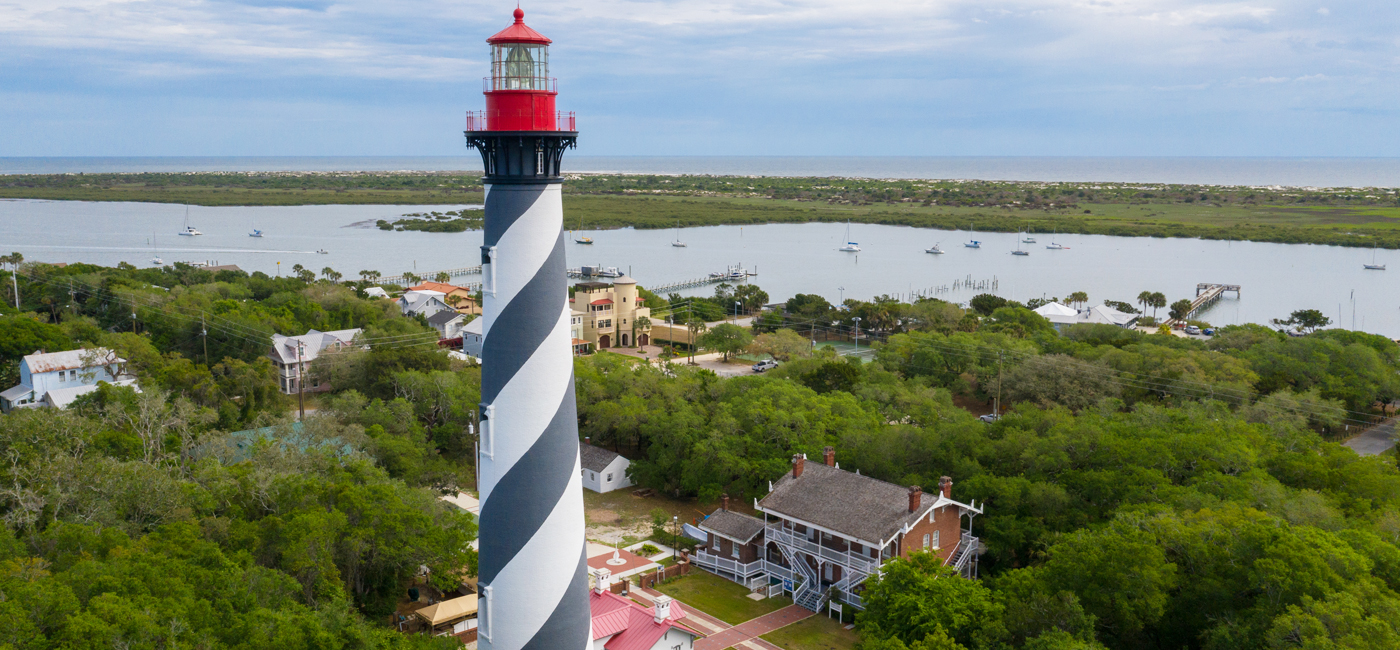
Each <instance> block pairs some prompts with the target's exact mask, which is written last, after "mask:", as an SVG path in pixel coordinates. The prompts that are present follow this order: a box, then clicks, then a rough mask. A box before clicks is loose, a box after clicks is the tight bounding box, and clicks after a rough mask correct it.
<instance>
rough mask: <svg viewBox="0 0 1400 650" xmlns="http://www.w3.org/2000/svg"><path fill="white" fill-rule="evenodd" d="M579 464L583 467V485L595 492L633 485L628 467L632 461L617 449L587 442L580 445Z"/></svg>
mask: <svg viewBox="0 0 1400 650" xmlns="http://www.w3.org/2000/svg"><path fill="white" fill-rule="evenodd" d="M578 451H579V461H580V462H579V464H580V465H581V466H582V467H583V470H582V471H583V487H586V488H588V489H590V490H593V491H594V492H599V493H602V492H611V491H613V490H618V489H622V488H625V487H631V486H632V479H631V478H628V476H627V467H628V466H629V465H631V464H632V461H630V460H627V459H626V458H623V457H622V455H621V454H618V453H617V452H615V451H608V450H607V449H603V448H602V447H594V446H593V445H590V444H588V443H586V442H581V443H579V445H578Z"/></svg>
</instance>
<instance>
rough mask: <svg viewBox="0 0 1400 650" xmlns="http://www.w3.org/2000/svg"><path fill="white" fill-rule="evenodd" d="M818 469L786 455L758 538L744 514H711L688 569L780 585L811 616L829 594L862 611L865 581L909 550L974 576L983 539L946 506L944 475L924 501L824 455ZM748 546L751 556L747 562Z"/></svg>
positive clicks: (966, 511)
mask: <svg viewBox="0 0 1400 650" xmlns="http://www.w3.org/2000/svg"><path fill="white" fill-rule="evenodd" d="M823 461H824V462H821V463H815V462H808V461H807V459H806V457H804V456H794V457H793V461H792V470H791V471H789V472H787V473H785V474H784V475H783V476H782V478H780V479H778V480H777V481H775V482H774V483H773V484H772V487H771V489H770V490H769V492H768V495H767V496H765V497H763V498H762V499H760V500H758V501H757V502H755V504H754V506H755V510H757V511H758V512H760V513H762V515H763V522H762V523H763V531H762V533H761V534H759V535H758V536H755V537H748V534H749V533H750V532H751V531H752V529H753V528H754V526H755V524H754V522H749V521H747V520H746V519H744V517H747V515H740V514H739V513H733V512H728V513H727V514H725V513H716V514H719V515H720V518H718V519H715V520H714V521H713V522H710V520H709V519H707V520H706V523H705V524H702V525H701V530H705V531H706V532H708V533H710V543H709V544H707V545H706V546H704V547H701V548H699V549H697V550H696V553H695V555H694V556H692V558H691V561H692V562H693V563H694V564H695V565H696V566H700V567H702V568H705V569H707V570H710V571H713V572H715V573H717V574H719V575H721V576H724V577H727V578H730V579H732V580H736V581H738V582H742V583H745V584H748V585H750V586H755V585H761V584H764V583H770V584H778V583H780V584H781V585H782V589H783V590H784V591H787V592H790V593H792V596H793V601H794V602H796V603H797V604H798V605H801V606H803V607H806V608H807V609H811V610H813V611H820V610H821V607H822V606H823V605H824V604H825V603H826V601H827V600H828V598H829V597H830V594H832V593H833V592H834V593H836V594H837V598H838V599H839V600H840V601H841V602H844V603H847V604H850V605H852V606H854V607H856V608H863V606H864V605H863V603H862V601H861V593H862V592H863V591H864V589H865V587H864V583H865V580H866V579H867V578H869V577H870V576H871V575H872V574H873V573H875V571H877V570H879V568H880V566H881V565H883V564H885V563H886V562H889V561H890V560H893V559H895V558H907V557H909V556H910V554H912V553H915V552H922V551H927V552H932V553H935V554H937V555H938V557H939V558H940V559H941V560H942V561H943V563H944V565H946V566H950V567H952V568H953V569H954V570H956V571H957V572H958V573H959V574H961V575H962V576H964V577H967V578H974V577H976V575H977V555H978V553H979V551H980V541H979V540H978V539H977V538H976V537H973V536H972V533H971V523H972V517H974V516H976V515H979V514H982V510H981V509H980V508H978V507H977V506H976V505H975V504H972V503H962V502H959V501H954V500H953V481H952V479H951V478H948V477H946V476H945V477H942V479H940V481H939V491H938V493H937V494H932V495H930V494H926V493H924V491H923V490H922V489H920V488H919V487H918V486H909V487H904V486H900V485H895V484H893V483H887V482H885V481H880V480H877V479H873V478H871V477H869V476H863V475H861V474H860V473H859V472H848V471H845V470H843V469H841V468H840V467H839V466H838V465H837V463H836V452H835V450H833V449H832V448H831V447H827V448H826V449H825V451H824V453H823ZM722 510H725V509H724V508H722ZM713 516H714V515H712V517H713ZM964 518H966V520H967V523H966V525H964V523H963V522H964ZM750 519H755V520H756V518H750ZM716 540H718V542H719V543H718V544H715V541H716ZM745 540H747V541H745ZM736 542H737V543H738V544H739V551H738V554H739V557H737V558H736V557H734V545H735V543H736ZM755 544H756V545H757V546H756V548H757V549H759V550H758V552H757V553H756V554H746V553H748V551H746V550H745V549H746V548H748V547H750V545H755ZM716 547H718V549H719V550H718V552H716ZM726 549H727V551H728V552H727V553H726ZM773 588H775V587H770V589H773Z"/></svg>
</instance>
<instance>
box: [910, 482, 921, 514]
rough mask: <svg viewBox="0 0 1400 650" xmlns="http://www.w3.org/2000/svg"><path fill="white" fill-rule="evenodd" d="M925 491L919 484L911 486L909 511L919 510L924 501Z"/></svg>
mask: <svg viewBox="0 0 1400 650" xmlns="http://www.w3.org/2000/svg"><path fill="white" fill-rule="evenodd" d="M923 495H924V491H923V490H922V489H921V488H919V486H917V485H911V486H909V512H918V511H919V504H920V503H922V502H923Z"/></svg>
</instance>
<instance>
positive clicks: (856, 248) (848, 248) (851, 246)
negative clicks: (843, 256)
mask: <svg viewBox="0 0 1400 650" xmlns="http://www.w3.org/2000/svg"><path fill="white" fill-rule="evenodd" d="M836 250H839V251H844V252H847V253H859V252H860V244H857V243H855V242H853V241H851V222H850V221H847V222H846V245H845V246H842V247H841V248H838V249H836Z"/></svg>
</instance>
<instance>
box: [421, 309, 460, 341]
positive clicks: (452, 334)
mask: <svg viewBox="0 0 1400 650" xmlns="http://www.w3.org/2000/svg"><path fill="white" fill-rule="evenodd" d="M466 319H467V317H466V316H465V315H462V314H459V313H457V311H456V310H452V309H449V310H447V311H440V312H437V313H436V314H433V315H432V316H429V317H428V325H431V326H432V328H433V329H435V330H437V331H438V338H440V339H455V338H457V337H459V336H461V335H462V325H463V324H464V322H465V321H466Z"/></svg>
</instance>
